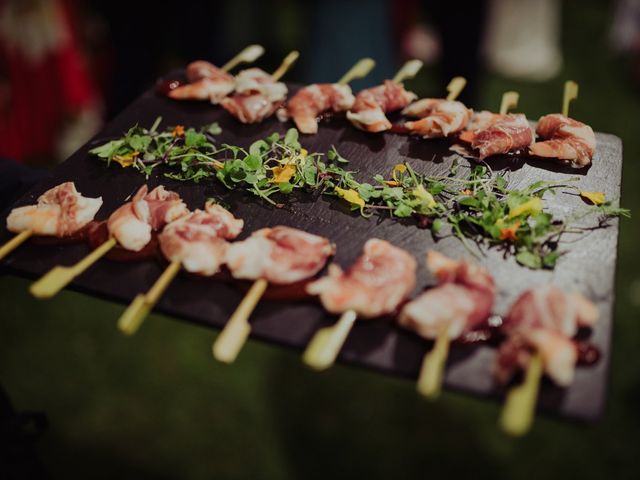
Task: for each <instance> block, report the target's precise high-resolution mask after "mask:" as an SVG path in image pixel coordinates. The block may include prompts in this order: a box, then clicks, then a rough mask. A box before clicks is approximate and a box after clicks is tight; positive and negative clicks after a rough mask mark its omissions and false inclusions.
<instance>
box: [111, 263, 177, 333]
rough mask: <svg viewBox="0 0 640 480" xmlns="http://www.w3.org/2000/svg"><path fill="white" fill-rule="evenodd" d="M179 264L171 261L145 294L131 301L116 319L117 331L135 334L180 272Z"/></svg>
mask: <svg viewBox="0 0 640 480" xmlns="http://www.w3.org/2000/svg"><path fill="white" fill-rule="evenodd" d="M180 266H181V264H180V262H179V261H173V262H171V263H170V264H169V265H168V266H167V268H165V270H164V272H162V275H160V276H159V277H158V279H157V280H156V282H155V283H154V284H153V286H152V287H151V288H150V289H149V291H148V292H147V293H140V294H138V295H137V296H136V298H134V299H133V301H132V302H131V304H129V306H128V307H127V309H126V310H125V311H124V313H123V314H122V315H121V316H120V318H119V319H118V329H119V330H120V331H121V332H122V333H124V334H125V335H133V334H134V333H136V331H137V330H138V328H139V327H140V325H141V324H142V322H143V321H144V319H145V318H146V316H147V315H148V314H149V312H150V311H151V310H152V309H153V307H154V306H155V304H156V303H158V300H160V297H161V296H162V294H163V293H164V292H165V290H166V289H167V287H168V286H169V284H170V283H171V281H172V280H173V279H174V278H175V276H176V275H177V274H178V272H179V271H180Z"/></svg>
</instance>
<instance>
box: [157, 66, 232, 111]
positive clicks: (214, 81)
mask: <svg viewBox="0 0 640 480" xmlns="http://www.w3.org/2000/svg"><path fill="white" fill-rule="evenodd" d="M186 74H187V80H188V81H189V83H187V84H186V85H181V86H179V87H177V88H175V89H173V90H171V91H170V92H169V93H168V95H169V97H171V98H174V99H176V100H209V101H210V102H211V103H213V104H217V103H220V101H221V100H222V99H223V98H225V97H226V96H227V95H229V94H230V93H231V92H233V90H234V88H235V83H236V82H235V79H234V78H233V75H231V74H229V73H227V72H225V71H223V70H221V69H219V68H218V67H216V66H215V65H213V64H211V63H209V62H207V61H204V60H196V61H195V62H192V63H190V64H189V65H188V66H187V72H186Z"/></svg>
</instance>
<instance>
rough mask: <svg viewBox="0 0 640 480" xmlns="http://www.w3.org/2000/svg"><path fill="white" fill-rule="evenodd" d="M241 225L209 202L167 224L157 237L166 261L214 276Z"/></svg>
mask: <svg viewBox="0 0 640 480" xmlns="http://www.w3.org/2000/svg"><path fill="white" fill-rule="evenodd" d="M243 226H244V222H243V221H242V220H239V219H237V218H235V217H234V216H233V215H232V214H231V212H229V211H228V210H225V209H224V208H223V207H221V206H220V205H217V204H215V203H212V202H208V203H207V204H206V205H205V209H204V211H203V210H200V209H197V210H195V211H193V212H191V213H189V214H188V215H185V216H183V217H180V218H179V219H177V220H175V221H173V222H171V223H169V224H168V225H167V226H166V227H165V228H164V230H163V231H162V233H160V235H159V236H158V241H159V243H160V249H161V250H162V253H163V255H164V256H165V257H166V258H167V260H169V261H171V262H174V261H178V262H180V263H181V264H182V266H183V268H184V269H185V270H186V271H188V272H192V273H199V274H202V275H213V274H215V273H217V272H218V271H219V270H220V266H221V265H222V263H223V262H224V259H225V256H226V253H227V249H228V247H229V243H228V242H227V240H233V239H234V238H236V237H237V236H238V235H239V234H240V232H241V231H242V227H243Z"/></svg>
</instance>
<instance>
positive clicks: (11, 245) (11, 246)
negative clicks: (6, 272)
mask: <svg viewBox="0 0 640 480" xmlns="http://www.w3.org/2000/svg"><path fill="white" fill-rule="evenodd" d="M31 235H33V230H25V231H23V232H20V233H19V234H18V235H16V236H15V237H13V238H12V239H11V240H9V241H8V242H7V243H5V244H4V245H2V247H0V260H2V259H3V258H4V257H6V256H7V255H9V254H10V253H11V252H13V251H14V250H15V249H16V248H18V247H19V246H20V245H22V244H23V243H24V242H25V241H26V240H27V239H28V238H29V237H30V236H31Z"/></svg>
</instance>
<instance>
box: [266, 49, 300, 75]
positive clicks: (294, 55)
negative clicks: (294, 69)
mask: <svg viewBox="0 0 640 480" xmlns="http://www.w3.org/2000/svg"><path fill="white" fill-rule="evenodd" d="M299 56H300V53H299V52H298V51H297V50H294V51H293V52H291V53H289V55H287V56H286V57H284V60H282V63H281V64H280V66H279V67H278V68H277V69H276V71H275V72H273V73H272V74H271V76H272V77H273V79H274V80H276V81H278V80H280V79H281V78H282V76H283V75H284V74H285V73H287V70H289V68H291V66H292V65H293V64H294V63H296V60H297V59H298V57H299Z"/></svg>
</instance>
